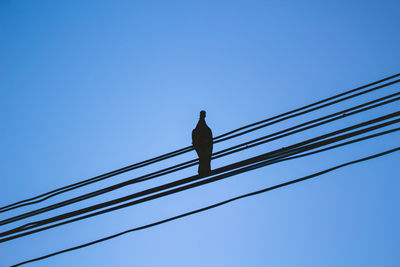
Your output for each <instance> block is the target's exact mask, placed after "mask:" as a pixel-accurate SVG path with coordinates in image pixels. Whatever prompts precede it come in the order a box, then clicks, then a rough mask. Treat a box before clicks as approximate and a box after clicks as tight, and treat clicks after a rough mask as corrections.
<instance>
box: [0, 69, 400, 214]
mask: <svg viewBox="0 0 400 267" xmlns="http://www.w3.org/2000/svg"><path fill="white" fill-rule="evenodd" d="M398 76H400V73H399V74H395V75H392V76H390V77H386V78H384V79H381V80H378V81H375V82H372V83H369V84H367V85H364V86H361V87H358V88H354V89H352V90H348V91H346V92H343V93H340V94H337V95H335V96H332V97H329V98H326V99H323V100H320V101H317V102H314V103H312V104H309V105H306V106H303V107H300V108H297V109H294V110H291V111H289V112H286V113H283V114H280V115H277V116H274V117H270V118H268V119H265V120H262V121H259V122H256V123H252V124H248V125H246V126H243V127H240V128H238V129H235V130H233V131H230V132H227V133H225V134H222V135H220V136H217V137H215V138H214V143H218V142H222V141H225V140H228V139H231V138H234V137H237V136H239V135H243V134H246V133H249V132H251V131H255V130H257V129H260V128H263V127H266V126H269V125H271V124H274V123H277V122H280V121H283V120H286V119H289V118H293V117H296V116H299V115H303V114H305V113H308V112H311V111H314V110H317V109H320V108H323V107H326V106H329V105H332V104H335V103H338V102H340V101H344V100H347V99H349V98H352V97H356V96H359V95H361V94H365V93H368V92H372V91H374V90H377V89H380V88H384V87H386V86H389V85H392V84H395V83H397V82H399V81H400V79H398V80H395V81H391V82H389V83H386V84H383V85H380V86H377V87H374V88H371V89H368V90H366V91H363V92H360V93H357V94H354V95H351V96H348V97H345V98H342V99H340V100H336V101H333V102H330V103H327V104H324V105H321V106H317V105H319V104H322V103H325V102H328V101H330V100H332V99H335V98H338V97H341V96H344V95H347V94H350V93H353V92H356V91H359V90H362V89H364V88H367V87H370V86H373V85H376V84H379V83H382V82H385V81H388V80H391V79H393V78H396V77H398ZM314 106H317V107H314ZM310 107H314V108H312V109H309V110H306V111H303V112H300V113H298V114H293V113H296V112H298V111H301V110H304V109H307V108H310ZM290 114H293V115H291V116H288V115H290ZM285 116H286V117H285ZM278 118H281V119H279V120H277V121H274V122H271V123H268V124H263V125H260V126H258V127H255V128H253V129H250V130H247V131H244V132H242V133H238V134H235V135H232V134H233V133H237V132H239V131H242V130H244V129H247V128H250V127H253V126H256V125H259V124H262V123H265V122H268V121H272V120H275V119H278ZM229 135H231V136H229ZM192 150H193V147H192V146H188V147H185V148H182V149H179V150H176V151H173V152H170V153H167V154H164V155H161V156H158V157H155V158H152V159H149V160H145V161H142V162H139V163H135V164H133V165H129V166H127V167H123V168H120V169H118V170H115V171H112V172H108V173H106V174H102V175H99V176H96V177H93V178H90V179H86V180H83V181H80V182H77V183H74V184H71V185H68V186H64V187H61V188H58V189H55V190H52V191H49V192H47V193H43V194H41V195H38V196H35V197H32V198H29V199H25V200H22V201H19V202H16V203H13V204H10V205H7V206H4V207H0V212H5V211H8V210H12V209H15V208H19V207H22V206H26V205H31V204H35V203H38V202H41V201H44V200H46V199H48V198H51V197H53V196H56V195H59V194H61V193H64V192H67V191H70V190H73V189H76V188H79V187H82V186H85V185H88V184H91V183H94V182H97V181H101V180H104V179H106V178H109V177H112V176H115V175H118V174H121V173H124V172H127V171H130V170H133V169H137V168H141V167H144V166H147V165H150V164H153V163H156V162H159V161H161V160H164V159H168V158H171V157H174V156H178V155H181V154H184V153H186V152H189V151H192Z"/></svg>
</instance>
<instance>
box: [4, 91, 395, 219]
mask: <svg viewBox="0 0 400 267" xmlns="http://www.w3.org/2000/svg"><path fill="white" fill-rule="evenodd" d="M397 95H400V92H397V93H394V94H391V95H388V96H384V97H381V98H379V99H375V100H372V101H369V102H366V103H363V104H361V105H358V106H355V107H351V108H348V109H345V110H342V111H339V112H336V113H333V114H330V115H327V116H323V117H321V118H317V119H314V120H311V121H308V122H305V123H302V124H300V125H297V126H293V127H290V128H288V129H285V130H282V131H279V132H276V133H273V134H270V135H266V136H263V137H261V138H257V139H255V140H251V141H248V142H245V143H242V144H239V145H236V146H233V147H230V148H227V149H224V150H222V151H219V152H217V153H215V154H214V155H213V159H216V158H219V157H223V156H226V155H229V154H232V153H236V152H238V151H242V150H244V149H249V148H251V147H254V146H258V145H261V144H264V143H267V142H270V141H273V140H276V139H278V138H282V137H285V136H288V135H291V134H294V133H298V132H300V131H304V130H307V129H310V128H313V127H316V126H319V125H321V124H325V123H328V122H331V121H334V120H337V119H341V118H343V117H344V116H343V114H345V115H346V116H350V115H354V114H356V113H359V112H362V111H365V110H368V109H371V108H375V107H379V106H381V105H385V104H388V103H391V102H394V101H398V100H400V97H397V98H393V99H390V98H392V97H394V96H397ZM386 99H389V100H388V101H385V102H382V103H379V104H376V105H372V106H370V107H368V105H371V104H374V103H377V102H380V101H382V100H386ZM365 106H367V107H365ZM360 107H365V108H363V109H360V110H356V109H358V108H360ZM353 110H356V111H353ZM349 111H353V112H350V113H348V112H349ZM335 116H337V117H335ZM331 117H334V118H333V119H329V120H325V121H323V122H321V123H317V124H314V125H311V126H309V127H305V128H300V129H299V130H296V131H291V132H289V133H287V134H282V133H285V132H288V131H290V130H293V129H297V128H299V127H301V126H305V125H308V124H311V123H315V122H318V121H321V120H324V119H327V118H331ZM279 134H282V135H279ZM273 136H276V137H275V138H270V137H273ZM266 138H269V139H266ZM263 139H264V140H263ZM260 140H261V142H257V141H260ZM197 161H198V160H197V159H195V160H190V161H187V162H184V163H181V164H178V165H174V166H172V167H168V168H166V169H162V170H160V171H157V172H153V173H150V174H146V175H143V176H141V177H138V178H134V179H130V180H128V181H125V182H121V183H119V184H116V185H112V186H109V187H106V188H103V189H99V190H96V191H94V192H91V193H87V194H84V195H81V196H78V197H75V198H72V199H69V200H65V201H62V202H59V203H55V204H52V205H50V206H47V207H43V208H40V209H37V210H34V211H30V212H27V213H24V214H20V215H17V216H14V217H11V218H8V219H5V220H2V221H0V225H5V224H8V223H11V222H15V221H18V220H22V219H24V218H28V217H31V216H34V215H37V214H40V213H44V212H47V211H50V210H54V209H56V208H60V207H63V206H66V205H70V204H72V203H76V202H79V201H82V200H85V199H88V198H91V197H94V196H98V195H100V194H104V193H107V192H110V191H113V190H116V189H119V188H121V187H124V186H127V185H130V184H134V183H137V182H141V181H145V180H149V179H152V178H155V177H159V176H161V175H166V174H168V173H172V172H175V171H178V170H182V169H185V168H188V167H190V166H194V165H196V164H197Z"/></svg>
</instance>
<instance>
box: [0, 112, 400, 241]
mask: <svg viewBox="0 0 400 267" xmlns="http://www.w3.org/2000/svg"><path fill="white" fill-rule="evenodd" d="M398 113H400V112H398ZM398 115H400V114H398ZM398 122H400V119H397V120H392V121H389V122H385V123H382V124H381V125H375V126H372V127H369V128H366V129H362V130H358V131H354V132H351V133H348V134H344V135H341V136H337V137H333V138H330V139H328V140H322V141H320V142H317V143H314V144H310V145H307V146H304V147H303V148H301V147H300V148H296V147H295V146H296V145H297V144H296V145H292V146H290V147H287V148H284V149H280V150H278V151H280V154H281V155H280V157H278V158H272V159H271V154H272V153H274V152H275V154H276V151H273V152H269V153H266V154H262V155H259V156H256V157H253V158H250V159H247V160H244V161H241V162H238V163H235V164H231V165H228V166H225V167H222V168H220V169H217V170H216V171H218V173H221V172H225V171H230V172H228V173H224V174H220V175H218V176H215V177H212V178H208V179H206V180H203V181H197V182H194V181H196V180H198V179H201V177H198V176H192V177H188V178H185V179H181V180H178V181H175V182H171V183H168V184H165V185H162V186H158V187H155V188H151V189H147V190H144V191H141V192H138V193H135V194H132V195H129V196H126V197H123V198H119V199H116V200H112V201H108V202H105V203H101V204H97V205H94V206H91V207H87V208H84V209H80V210H77V211H73V212H69V213H66V214H62V215H58V216H55V217H52V218H49V219H45V220H41V221H37V222H34V223H29V224H26V225H23V226H21V227H18V228H15V229H11V230H9V231H6V232H3V233H0V236H6V235H11V234H14V233H17V232H21V231H25V230H29V229H32V228H35V227H39V226H41V225H44V224H49V223H52V222H55V221H59V220H63V219H66V218H69V217H72V216H76V215H79V214H82V213H87V212H90V211H92V210H95V209H100V208H102V207H107V206H110V205H113V204H117V203H119V202H122V201H126V200H130V199H132V198H137V197H140V196H145V195H148V194H151V193H155V192H158V191H162V190H166V189H169V188H171V187H173V186H178V185H182V184H185V183H188V182H194V183H192V184H188V185H183V186H181V187H179V188H175V189H171V190H169V191H164V192H161V193H158V194H155V195H151V196H148V197H144V198H142V199H139V200H135V201H132V202H129V203H125V204H121V205H119V206H115V207H112V208H108V209H106V210H101V211H98V212H95V213H92V214H88V215H84V216H81V217H79V218H75V219H71V220H68V221H64V222H61V223H58V224H54V225H50V226H47V227H43V228H40V229H36V230H32V231H29V232H25V233H22V234H18V235H14V236H11V237H6V238H3V239H0V242H5V241H8V240H11V239H15V238H18V237H21V236H25V235H28V234H32V233H35V232H39V231H43V230H46V229H49V228H53V227H56V226H59V225H63V224H66V223H69V222H73V221H77V220H81V219H85V218H88V217H92V216H96V215H100V214H103V213H106V212H109V211H113V210H116V209H120V208H124V207H127V206H131V205H135V204H138V203H142V202H145V201H149V200H152V199H155V198H159V197H162V196H166V195H170V194H173V193H176V192H180V191H183V190H186V189H189V188H193V187H196V186H199V185H203V184H206V183H210V182H214V181H217V180H221V179H224V178H226V177H230V176H232V175H235V174H238V173H242V172H244V171H246V170H251V169H254V168H258V167H262V166H265V165H269V164H273V163H276V162H280V161H282V160H285V159H284V158H285V157H287V156H288V155H293V154H296V153H300V152H303V151H306V150H310V149H314V148H317V147H319V146H322V145H326V144H330V143H333V142H337V141H340V140H343V139H347V138H349V137H353V136H356V135H359V134H362V133H366V132H368V131H372V130H375V129H379V128H381V127H385V126H388V125H391V124H394V123H398ZM354 127H355V126H352V127H348V128H354ZM340 131H343V129H342V130H339V131H336V132H340ZM332 135H333V133H330V134H326V135H325V136H332ZM313 139H314V140H317V139H320V138H319V137H317V138H313ZM362 139H365V138H362ZM310 140H312V139H310ZM301 143H303V144H307V143H309V140H307V141H304V142H301ZM294 148H296V149H294ZM296 150H297V151H296ZM325 150H326V149H325ZM314 153H318V151H317V152H314ZM282 154H283V155H282ZM285 154H286V155H285ZM278 156H279V155H278ZM277 160H278V161H277ZM243 166H244V167H243ZM240 167H243V168H242V169H238V170H233V171H232V169H234V168H240ZM218 173H217V174H218ZM213 174H216V173H215V172H214V173H213ZM105 204H106V205H105ZM101 205H102V206H101Z"/></svg>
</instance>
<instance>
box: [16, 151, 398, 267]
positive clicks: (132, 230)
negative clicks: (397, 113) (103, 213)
mask: <svg viewBox="0 0 400 267" xmlns="http://www.w3.org/2000/svg"><path fill="white" fill-rule="evenodd" d="M399 150H400V147H397V148H394V149H390V150H386V151H384V152H381V153H377V154H374V155H371V156H368V157H364V158H361V159H358V160H354V161H350V162H346V163H343V164H340V165H337V166H334V167H331V168H329V169H326V170H323V171H320V172H316V173H313V174H310V175H307V176H304V177H301V178H298V179H295V180H291V181H288V182H285V183H281V184H278V185H275V186H271V187H267V188H263V189H261V190H257V191H254V192H251V193H247V194H244V195H240V196H237V197H234V198H231V199H228V200H225V201H222V202H218V203H215V204H213V205H210V206H207V207H203V208H200V209H197V210H193V211H190V212H186V213H183V214H180V215H177V216H174V217H171V218H168V219H164V220H161V221H157V222H154V223H150V224H147V225H143V226H140V227H136V228H133V229H129V230H126V231H123V232H120V233H117V234H114V235H111V236H107V237H103V238H101V239H98V240H95V241H91V242H88V243H85V244H82V245H79V246H75V247H71V248H68V249H64V250H60V251H57V252H53V253H50V254H47V255H44V256H41V257H38V258H34V259H31V260H27V261H24V262H20V263H17V264H15V265H13V266H12V267H16V266H21V265H24V264H27V263H31V262H35V261H40V260H43V259H46V258H50V257H53V256H56V255H59V254H62V253H66V252H69V251H73V250H77V249H81V248H84V247H87V246H90V245H94V244H96V243H100V242H103V241H106V240H109V239H112V238H115V237H118V236H121V235H124V234H127V233H130V232H134V231H139V230H143V229H147V228H150V227H154V226H157V225H160V224H163V223H166V222H170V221H174V220H177V219H180V218H183V217H186V216H189V215H193V214H196V213H200V212H203V211H206V210H209V209H213V208H216V207H219V206H222V205H225V204H228V203H230V202H233V201H236V200H239V199H242V198H246V197H250V196H255V195H258V194H261V193H265V192H268V191H272V190H275V189H278V188H282V187H285V186H288V185H292V184H295V183H299V182H302V181H305V180H309V179H311V178H314V177H317V176H320V175H322V174H325V173H329V172H332V171H334V170H337V169H340V168H343V167H346V166H349V165H353V164H356V163H360V162H363V161H367V160H370V159H374V158H378V157H381V156H384V155H388V154H391V153H394V152H396V151H399Z"/></svg>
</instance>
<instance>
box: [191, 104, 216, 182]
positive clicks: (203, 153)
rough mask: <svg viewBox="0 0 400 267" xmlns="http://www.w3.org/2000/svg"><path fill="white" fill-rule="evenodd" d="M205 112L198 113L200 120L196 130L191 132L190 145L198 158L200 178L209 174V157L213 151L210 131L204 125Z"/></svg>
mask: <svg viewBox="0 0 400 267" xmlns="http://www.w3.org/2000/svg"><path fill="white" fill-rule="evenodd" d="M205 118H206V112H205V111H204V110H202V111H200V119H199V122H198V123H197V125H196V128H194V129H193V131H192V144H193V147H194V149H195V150H196V153H197V155H198V156H199V169H198V173H199V175H200V176H206V175H208V174H210V172H211V155H212V149H213V136H212V131H211V129H210V128H209V127H208V126H207V124H206V120H205Z"/></svg>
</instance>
